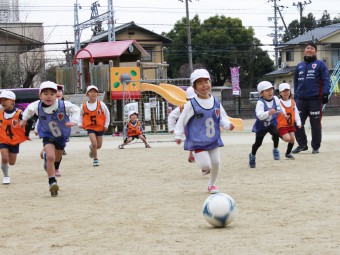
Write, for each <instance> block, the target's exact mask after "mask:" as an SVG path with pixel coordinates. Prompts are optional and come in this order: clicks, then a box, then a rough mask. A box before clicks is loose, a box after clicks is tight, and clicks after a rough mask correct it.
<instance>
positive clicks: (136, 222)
mask: <svg viewBox="0 0 340 255" xmlns="http://www.w3.org/2000/svg"><path fill="white" fill-rule="evenodd" d="M252 123H253V120H246V121H245V126H246V130H245V131H244V132H235V133H224V134H223V140H224V142H225V147H223V148H222V149H221V161H222V164H221V171H220V175H219V178H218V183H217V184H218V187H219V190H220V191H221V192H224V193H227V194H229V195H231V196H232V197H233V198H234V200H235V202H236V203H237V207H238V214H237V218H236V219H235V221H234V222H233V223H232V224H231V225H230V226H228V227H226V228H223V229H217V228H213V227H211V226H210V225H209V224H208V223H207V222H206V221H205V220H204V218H203V216H202V204H203V202H204V200H205V199H206V198H207V197H208V193H207V192H206V189H207V181H208V177H207V176H202V175H201V173H200V170H199V169H198V168H197V166H196V165H195V164H189V163H188V162H187V153H186V152H184V151H183V148H182V147H181V146H177V145H176V144H175V143H174V142H172V136H171V135H149V136H148V139H149V142H150V144H151V145H152V149H145V148H144V146H143V144H141V143H135V144H132V145H129V146H126V148H125V149H124V150H118V149H117V146H118V145H119V144H120V142H121V138H119V137H111V136H105V137H104V145H103V148H102V150H101V151H100V152H99V159H100V163H101V165H100V166H99V167H92V161H91V159H90V158H89V156H88V152H89V149H88V145H89V140H88V138H87V137H76V138H71V141H70V143H69V144H68V146H67V153H68V155H67V156H65V157H64V159H63V161H62V166H61V171H62V177H61V178H59V179H58V183H59V185H60V189H61V190H60V192H59V196H58V197H56V198H52V197H51V196H50V194H49V192H48V183H47V178H46V175H45V173H44V171H43V170H42V160H41V159H40V158H39V152H40V149H41V141H40V140H39V139H36V138H33V140H32V141H31V142H26V143H24V144H23V145H22V146H21V148H20V150H21V152H20V154H19V157H18V160H17V164H16V165H15V166H14V167H11V168H10V176H11V179H12V183H11V184H10V185H8V186H5V185H0V199H1V210H0V231H1V234H0V254H1V255H3V254H6V255H10V254H143V255H145V254H148V255H149V254H183V255H190V254H304V255H305V254H306V255H307V254H317V255H319V254H327V255H333V254H340V228H339V225H340V189H339V186H340V170H339V168H340V167H339V165H340V157H339V155H340V147H339V143H340V132H339V130H340V121H339V117H338V116H336V117H325V118H324V121H323V123H324V129H323V143H322V147H321V149H320V154H317V155H313V154H311V150H310V151H308V152H303V153H300V154H298V155H296V160H295V161H289V160H286V159H283V152H284V151H285V149H286V144H285V143H283V142H281V143H280V149H281V158H282V159H281V160H280V161H274V160H273V157H272V142H271V140H270V137H269V136H268V137H266V139H265V141H264V144H263V146H262V147H261V148H260V149H259V151H258V155H257V168H256V169H250V168H248V154H249V152H250V149H251V145H252V143H253V141H254V137H255V136H254V134H253V133H251V132H250V128H251V125H252ZM309 132H310V130H309V129H308V133H309ZM308 135H309V136H310V134H308ZM31 136H32V137H33V134H32V135H31Z"/></svg>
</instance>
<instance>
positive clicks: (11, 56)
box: [0, 22, 45, 87]
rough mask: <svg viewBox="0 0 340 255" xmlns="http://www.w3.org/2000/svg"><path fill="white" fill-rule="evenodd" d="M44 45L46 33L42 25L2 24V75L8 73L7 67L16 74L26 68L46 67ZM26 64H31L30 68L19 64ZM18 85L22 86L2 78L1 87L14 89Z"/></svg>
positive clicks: (0, 68) (0, 35)
mask: <svg viewBox="0 0 340 255" xmlns="http://www.w3.org/2000/svg"><path fill="white" fill-rule="evenodd" d="M43 44H44V31H43V27H42V23H20V22H17V23H1V28H0V53H1V54H0V63H1V66H0V70H1V73H2V74H4V72H6V70H5V69H4V68H5V67H6V66H7V67H8V66H9V67H10V69H11V71H14V73H16V74H19V70H25V68H35V67H37V65H41V64H43V65H44V63H45V55H44V53H43V52H44V49H43ZM36 49H39V50H36ZM19 60H21V61H19ZM24 62H25V64H26V65H27V64H29V65H30V66H25V67H23V66H20V65H19V63H24ZM30 62H31V63H30ZM7 71H8V70H7ZM22 75H25V74H22ZM5 76H6V75H5ZM5 76H4V77H5ZM35 79H36V82H38V81H37V80H38V77H36V78H35ZM18 85H20V84H8V83H7V81H6V80H5V79H4V80H2V79H1V76H0V87H2V86H12V87H13V86H18Z"/></svg>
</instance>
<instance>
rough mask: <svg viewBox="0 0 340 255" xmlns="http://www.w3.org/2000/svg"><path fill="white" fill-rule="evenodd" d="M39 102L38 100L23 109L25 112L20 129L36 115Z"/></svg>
mask: <svg viewBox="0 0 340 255" xmlns="http://www.w3.org/2000/svg"><path fill="white" fill-rule="evenodd" d="M39 102H40V100H38V101H35V102H33V103H30V104H29V105H28V106H27V108H26V109H25V111H24V112H23V114H22V120H21V121H20V127H22V128H23V127H25V126H26V124H27V121H28V120H29V119H31V118H32V117H33V116H34V114H36V115H38V106H39Z"/></svg>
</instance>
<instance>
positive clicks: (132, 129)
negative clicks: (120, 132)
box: [118, 111, 151, 149]
mask: <svg viewBox="0 0 340 255" xmlns="http://www.w3.org/2000/svg"><path fill="white" fill-rule="evenodd" d="M124 137H125V139H124V142H123V143H122V144H121V145H119V146H118V149H124V146H125V145H127V144H128V143H131V142H132V141H133V140H134V139H141V140H142V141H143V143H144V144H145V148H151V146H150V145H149V144H148V142H147V141H146V138H145V135H144V134H143V128H142V125H141V124H140V122H139V120H138V112H135V111H130V112H129V121H128V123H127V124H126V126H125V127H124Z"/></svg>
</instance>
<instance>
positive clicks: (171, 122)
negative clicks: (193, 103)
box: [168, 86, 196, 163]
mask: <svg viewBox="0 0 340 255" xmlns="http://www.w3.org/2000/svg"><path fill="white" fill-rule="evenodd" d="M185 95H186V99H187V101H189V100H190V99H191V98H194V97H195V96H196V93H195V90H194V88H193V87H192V86H190V87H188V88H187V90H186V91H185ZM183 109H184V105H181V106H179V107H176V108H175V109H174V110H173V111H171V113H170V114H169V116H168V128H169V132H170V133H173V132H174V130H175V126H176V122H177V120H178V118H179V115H180V114H181V112H182V111H183ZM188 161H189V163H192V162H195V157H194V155H193V154H192V151H189V157H188Z"/></svg>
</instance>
